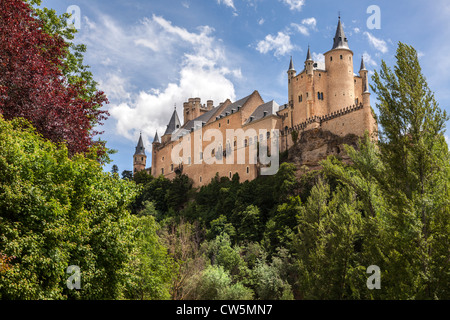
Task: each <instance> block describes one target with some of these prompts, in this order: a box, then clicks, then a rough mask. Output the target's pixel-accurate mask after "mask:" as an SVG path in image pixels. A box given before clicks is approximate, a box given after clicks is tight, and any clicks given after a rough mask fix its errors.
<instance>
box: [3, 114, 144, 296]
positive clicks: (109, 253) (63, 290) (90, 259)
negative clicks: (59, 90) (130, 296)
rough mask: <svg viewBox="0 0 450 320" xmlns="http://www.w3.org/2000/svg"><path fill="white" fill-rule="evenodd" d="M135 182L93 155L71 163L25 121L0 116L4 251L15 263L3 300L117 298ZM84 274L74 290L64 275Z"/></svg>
mask: <svg viewBox="0 0 450 320" xmlns="http://www.w3.org/2000/svg"><path fill="white" fill-rule="evenodd" d="M135 194H136V190H135V187H134V184H132V183H130V182H127V181H124V180H117V179H115V178H113V177H112V175H111V174H109V173H104V172H103V170H102V168H101V166H100V165H99V163H98V162H97V161H95V160H91V159H90V158H89V157H85V156H82V155H76V156H74V157H72V158H69V157H68V151H67V148H66V147H65V146H64V145H60V146H55V145H54V144H53V143H51V142H49V141H47V140H44V139H43V138H41V137H40V136H39V135H38V134H36V133H35V131H34V129H33V128H31V127H30V126H29V125H28V124H27V123H26V122H25V121H23V120H19V119H16V120H13V121H11V122H8V121H4V120H3V119H2V118H1V116H0V208H2V209H1V210H0V234H1V235H2V236H1V237H0V252H2V253H3V254H5V255H6V256H8V257H15V258H14V259H12V260H11V261H10V262H9V269H8V270H6V272H4V273H3V274H2V276H1V277H0V296H1V298H2V299H65V298H76V299H115V298H120V297H121V296H122V292H123V285H124V283H125V281H126V279H125V266H126V265H127V263H128V261H129V255H130V252H131V250H132V248H133V230H132V229H133V228H132V227H131V217H130V214H129V212H128V211H127V207H128V205H129V204H130V202H131V200H132V199H133V197H134V196H135ZM70 265H77V266H79V267H80V269H81V276H82V278H81V286H82V290H69V289H68V288H67V286H66V280H67V278H68V277H69V275H67V274H66V269H67V267H69V266H70Z"/></svg>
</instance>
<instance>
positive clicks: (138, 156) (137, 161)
mask: <svg viewBox="0 0 450 320" xmlns="http://www.w3.org/2000/svg"><path fill="white" fill-rule="evenodd" d="M146 163H147V156H146V155H145V147H144V142H143V141H142V134H140V135H139V142H138V144H137V146H136V152H135V153H134V156H133V174H135V173H136V172H139V171H143V170H145V165H146Z"/></svg>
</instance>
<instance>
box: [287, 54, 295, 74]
mask: <svg viewBox="0 0 450 320" xmlns="http://www.w3.org/2000/svg"><path fill="white" fill-rule="evenodd" d="M291 70H293V71H295V69H294V62H293V61H292V56H291V62H290V63H289V70H288V71H291Z"/></svg>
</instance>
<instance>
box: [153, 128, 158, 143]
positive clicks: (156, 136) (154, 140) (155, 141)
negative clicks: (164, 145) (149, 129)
mask: <svg viewBox="0 0 450 320" xmlns="http://www.w3.org/2000/svg"><path fill="white" fill-rule="evenodd" d="M153 143H159V137H158V131H156V133H155V137H154V138H153Z"/></svg>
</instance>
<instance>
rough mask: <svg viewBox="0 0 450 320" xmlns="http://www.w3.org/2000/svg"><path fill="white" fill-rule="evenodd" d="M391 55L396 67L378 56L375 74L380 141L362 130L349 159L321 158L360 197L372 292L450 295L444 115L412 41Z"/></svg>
mask: <svg viewBox="0 0 450 320" xmlns="http://www.w3.org/2000/svg"><path fill="white" fill-rule="evenodd" d="M396 59H397V65H396V66H395V68H394V72H393V71H392V70H391V68H389V67H388V66H387V65H386V63H385V62H384V61H383V63H382V68H381V72H380V73H378V72H375V75H374V77H373V80H374V86H373V90H374V91H375V92H376V93H377V94H378V97H379V101H380V104H379V105H378V108H379V112H380V115H379V122H380V125H381V127H382V128H381V131H380V141H379V143H378V144H377V145H375V144H374V143H373V142H372V141H371V140H370V139H369V137H368V136H367V135H366V137H365V138H364V139H363V140H362V141H361V143H360V150H359V151H356V150H355V149H354V148H352V147H346V151H347V153H348V155H349V157H350V159H351V161H352V162H353V165H352V166H350V167H346V166H344V165H343V164H342V163H338V162H333V161H330V159H328V160H327V161H325V162H323V166H324V169H325V171H326V172H327V173H328V174H330V175H331V176H333V177H335V178H337V180H338V181H340V182H341V183H342V184H344V185H345V186H347V187H348V188H349V189H350V190H351V191H352V192H354V193H355V194H356V195H357V197H358V198H359V199H360V200H361V203H362V212H361V213H362V216H363V220H362V227H361V232H360V235H359V238H360V240H359V241H358V243H359V245H358V247H360V258H359V259H360V260H359V261H360V264H361V266H366V267H367V266H369V265H377V266H379V267H380V268H381V270H382V282H383V290H376V292H372V293H370V297H371V298H381V299H386V298H387V299H436V298H437V299H447V298H448V297H449V296H450V292H449V290H448V288H449V283H450V270H449V265H448V246H449V237H448V234H449V230H450V224H449V222H450V202H449V199H450V198H449V182H450V165H449V164H450V158H449V152H448V146H447V145H446V143H445V138H444V135H443V133H444V130H445V122H446V121H447V120H448V117H447V115H446V113H445V112H444V111H442V110H441V109H440V108H439V106H438V104H437V102H436V101H435V99H434V95H433V93H432V92H431V90H430V89H429V87H428V85H427V82H426V80H425V77H424V76H423V75H422V73H421V68H420V65H419V61H418V57H417V52H416V51H415V50H414V48H412V47H410V46H408V45H405V44H402V43H399V46H398V49H397V55H396ZM445 248H446V249H445ZM444 257H447V258H444ZM445 259H447V261H446V260H445Z"/></svg>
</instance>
